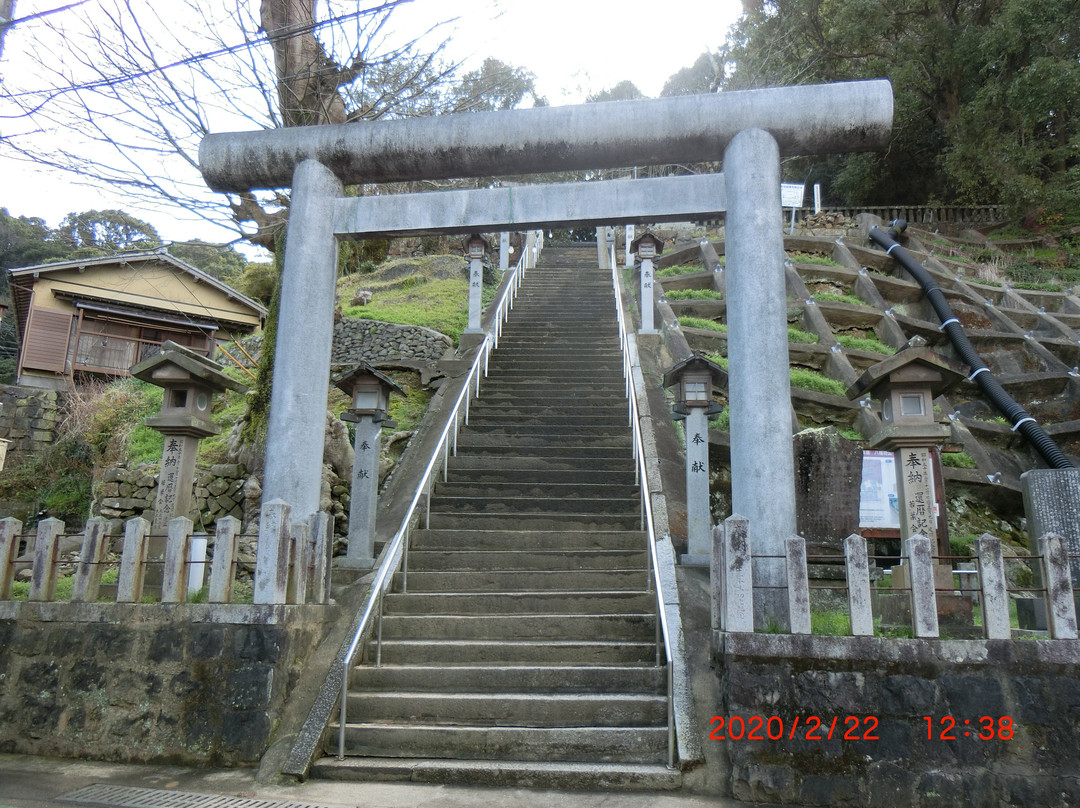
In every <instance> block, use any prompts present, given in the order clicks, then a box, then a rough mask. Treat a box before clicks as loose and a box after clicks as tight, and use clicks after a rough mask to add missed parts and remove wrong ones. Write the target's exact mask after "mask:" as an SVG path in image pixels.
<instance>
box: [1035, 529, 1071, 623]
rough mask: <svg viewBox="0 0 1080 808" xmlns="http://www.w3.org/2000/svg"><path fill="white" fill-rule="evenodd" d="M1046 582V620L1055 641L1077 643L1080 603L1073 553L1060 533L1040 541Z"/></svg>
mask: <svg viewBox="0 0 1080 808" xmlns="http://www.w3.org/2000/svg"><path fill="white" fill-rule="evenodd" d="M1039 554H1040V555H1041V556H1042V571H1043V581H1044V582H1045V584H1046V619H1047V623H1048V625H1049V628H1050V636H1051V637H1052V638H1053V639H1055V640H1075V639H1076V601H1075V599H1074V598H1073V588H1072V576H1071V575H1070V574H1069V551H1068V548H1067V547H1066V545H1065V539H1064V538H1062V537H1061V536H1060V535H1058V534H1057V533H1047V534H1046V535H1045V536H1040V537H1039Z"/></svg>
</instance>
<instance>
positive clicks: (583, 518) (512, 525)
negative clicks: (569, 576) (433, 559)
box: [427, 510, 641, 531]
mask: <svg viewBox="0 0 1080 808" xmlns="http://www.w3.org/2000/svg"><path fill="white" fill-rule="evenodd" d="M427 526H428V527H430V528H435V529H437V530H446V529H450V530H515V529H517V530H571V531H577V530H638V529H640V527H641V517H640V516H639V515H637V514H616V513H591V512H582V513H574V512H569V511H567V512H565V513H562V512H555V511H550V512H549V511H529V512H527V513H514V514H508V513H448V512H439V511H434V510H433V511H432V512H431V515H430V517H429V520H428V525H427Z"/></svg>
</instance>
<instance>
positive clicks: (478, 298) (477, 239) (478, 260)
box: [463, 233, 491, 334]
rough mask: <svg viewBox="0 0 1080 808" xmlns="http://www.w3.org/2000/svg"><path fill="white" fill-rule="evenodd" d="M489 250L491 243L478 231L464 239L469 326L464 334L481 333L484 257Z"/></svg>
mask: <svg viewBox="0 0 1080 808" xmlns="http://www.w3.org/2000/svg"><path fill="white" fill-rule="evenodd" d="M489 252H491V245H490V244H488V242H487V239H485V238H484V237H483V236H481V235H480V234H479V233H473V234H472V235H471V236H469V237H468V238H467V239H466V240H465V255H466V257H468V259H469V327H468V328H466V329H465V331H464V332H463V333H465V334H482V333H484V330H483V329H482V328H481V327H480V309H481V306H482V294H483V290H484V258H485V257H486V256H487V254H488V253H489Z"/></svg>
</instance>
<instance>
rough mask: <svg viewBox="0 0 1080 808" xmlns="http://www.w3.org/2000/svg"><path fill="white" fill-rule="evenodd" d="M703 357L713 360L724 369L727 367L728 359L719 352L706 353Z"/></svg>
mask: <svg viewBox="0 0 1080 808" xmlns="http://www.w3.org/2000/svg"><path fill="white" fill-rule="evenodd" d="M705 358H706V359H708V360H710V361H712V362H715V363H716V364H718V365H719V366H720V367H722V368H723V369H724V370H727V369H728V359H727V357H726V356H721V355H720V354H706V355H705Z"/></svg>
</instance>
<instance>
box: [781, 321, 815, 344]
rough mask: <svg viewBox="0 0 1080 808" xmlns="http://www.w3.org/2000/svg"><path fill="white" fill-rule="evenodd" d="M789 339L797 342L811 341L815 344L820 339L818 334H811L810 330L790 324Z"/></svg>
mask: <svg viewBox="0 0 1080 808" xmlns="http://www.w3.org/2000/svg"><path fill="white" fill-rule="evenodd" d="M787 341H788V342H797V343H810V344H813V343H815V342H817V341H818V336H817V334H811V333H810V332H809V331H801V330H799V329H798V328H795V327H794V326H790V325H789V326H788V330H787Z"/></svg>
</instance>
